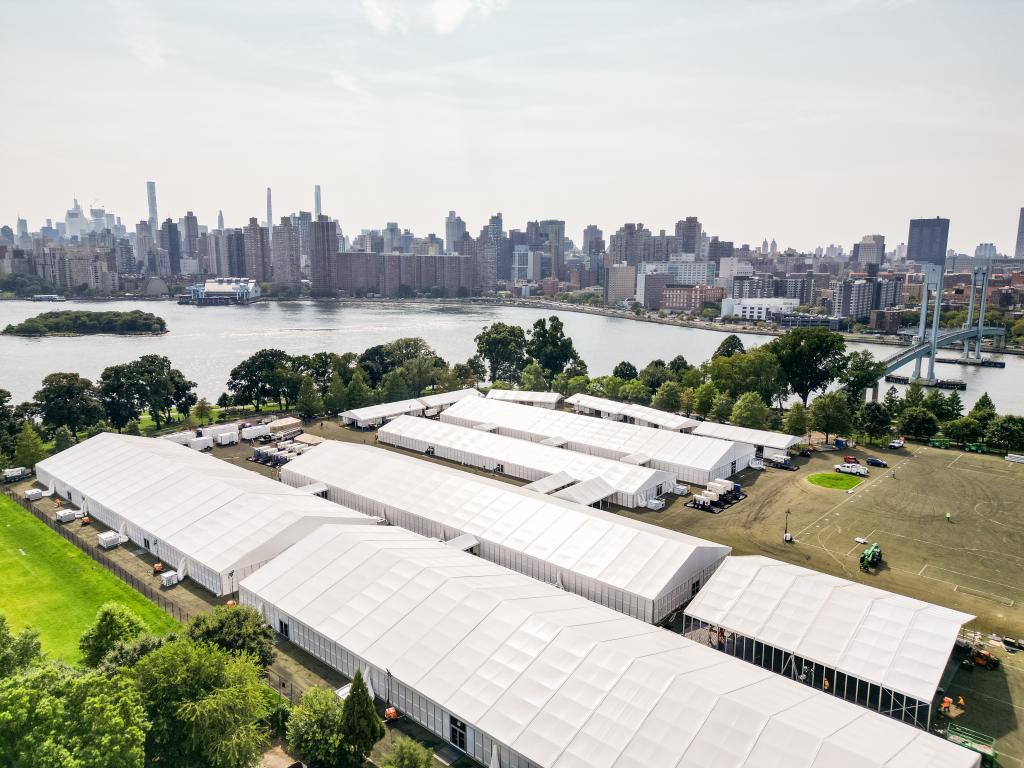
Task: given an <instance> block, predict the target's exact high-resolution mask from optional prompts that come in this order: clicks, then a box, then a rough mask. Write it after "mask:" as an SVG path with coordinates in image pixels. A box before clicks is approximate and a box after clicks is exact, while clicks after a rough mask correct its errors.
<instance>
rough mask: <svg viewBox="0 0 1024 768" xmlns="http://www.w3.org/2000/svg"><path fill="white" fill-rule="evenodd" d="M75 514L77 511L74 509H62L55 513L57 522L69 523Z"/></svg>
mask: <svg viewBox="0 0 1024 768" xmlns="http://www.w3.org/2000/svg"><path fill="white" fill-rule="evenodd" d="M76 516H77V511H76V510H74V509H64V510H61V511H60V512H58V513H57V522H58V523H70V522H71V521H72V520H74V519H75V517H76Z"/></svg>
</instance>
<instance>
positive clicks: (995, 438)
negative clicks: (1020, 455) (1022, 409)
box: [985, 416, 1024, 451]
mask: <svg viewBox="0 0 1024 768" xmlns="http://www.w3.org/2000/svg"><path fill="white" fill-rule="evenodd" d="M985 440H987V441H988V442H989V443H992V444H993V445H1001V446H1003V447H1004V448H1006V449H1007V450H1010V451H1012V450H1021V449H1024V416H996V417H995V418H994V419H992V420H991V421H990V422H989V423H988V429H987V430H986V431H985Z"/></svg>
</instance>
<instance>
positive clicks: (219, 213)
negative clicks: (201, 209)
mask: <svg viewBox="0 0 1024 768" xmlns="http://www.w3.org/2000/svg"><path fill="white" fill-rule="evenodd" d="M217 229H224V211H217Z"/></svg>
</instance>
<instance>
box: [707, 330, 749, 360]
mask: <svg viewBox="0 0 1024 768" xmlns="http://www.w3.org/2000/svg"><path fill="white" fill-rule="evenodd" d="M746 351H747V350H746V349H744V347H743V342H742V341H740V337H739V336H737V335H736V334H735V333H730V334H729V335H728V336H726V337H725V338H724V339H723V340H722V343H721V344H719V345H718V349H716V350H715V354H713V355H712V356H711V357H712V359H714V358H716V357H732V356H733V355H736V354H740V355H742V354H743V353H744V352H746Z"/></svg>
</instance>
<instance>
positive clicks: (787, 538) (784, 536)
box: [782, 509, 793, 544]
mask: <svg viewBox="0 0 1024 768" xmlns="http://www.w3.org/2000/svg"><path fill="white" fill-rule="evenodd" d="M782 540H783V541H784V542H786V543H787V544H788V543H789V542H791V541H792V540H793V537H792V535H790V533H789V510H788V509H787V510H786V530H785V531H783V533H782Z"/></svg>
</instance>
